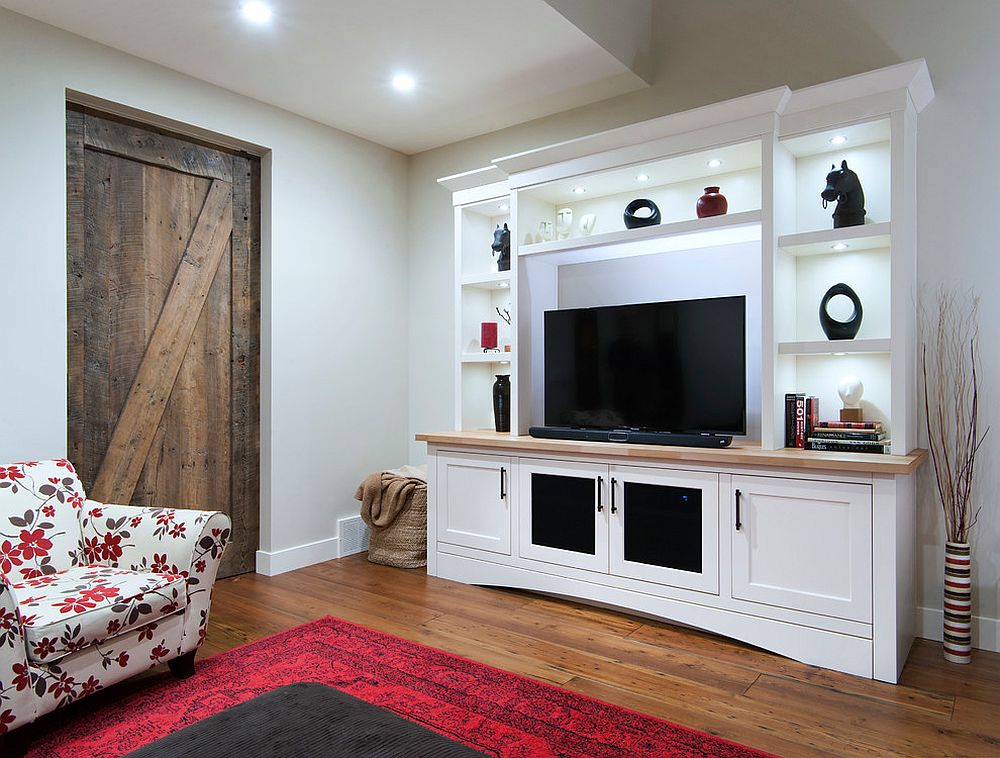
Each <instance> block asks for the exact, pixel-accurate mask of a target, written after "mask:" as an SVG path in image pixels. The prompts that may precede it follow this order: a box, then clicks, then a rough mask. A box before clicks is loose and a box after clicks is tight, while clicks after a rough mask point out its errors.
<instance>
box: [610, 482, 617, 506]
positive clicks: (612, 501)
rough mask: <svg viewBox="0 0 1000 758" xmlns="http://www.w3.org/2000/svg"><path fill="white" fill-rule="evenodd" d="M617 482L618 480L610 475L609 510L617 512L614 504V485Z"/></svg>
mask: <svg viewBox="0 0 1000 758" xmlns="http://www.w3.org/2000/svg"><path fill="white" fill-rule="evenodd" d="M616 484H618V480H617V479H615V478H614V477H611V512H612V513H618V507H617V506H616V505H615V485H616Z"/></svg>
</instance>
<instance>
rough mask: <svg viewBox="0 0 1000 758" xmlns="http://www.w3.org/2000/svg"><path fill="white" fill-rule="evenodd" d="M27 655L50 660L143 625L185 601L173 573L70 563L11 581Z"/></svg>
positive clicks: (183, 589)
mask: <svg viewBox="0 0 1000 758" xmlns="http://www.w3.org/2000/svg"><path fill="white" fill-rule="evenodd" d="M11 587H12V588H13V590H14V596H15V597H16V598H17V607H18V611H19V612H20V614H21V621H22V625H23V627H24V635H25V638H26V640H27V644H28V657H29V658H30V659H31V660H32V661H35V662H37V663H52V662H53V661H58V660H59V659H60V658H62V657H63V656H66V655H69V654H70V653H73V652H75V651H77V650H80V649H81V648H85V647H87V646H89V645H93V644H95V643H98V642H103V641H104V640H107V639H110V638H112V637H115V636H117V635H119V634H122V633H123V632H128V631H131V630H132V629H138V628H139V627H145V626H148V627H149V630H150V636H152V633H153V630H154V629H155V628H156V624H155V622H156V621H158V620H159V619H162V618H165V617H167V616H170V615H172V614H174V613H177V612H178V611H182V610H183V609H184V608H185V606H186V605H187V590H186V587H185V579H184V577H183V576H180V575H178V574H167V573H154V572H137V571H128V570H127V569H117V568H108V567H107V566H92V565H84V566H76V567H74V568H71V569H67V570H66V571H60V572H58V573H56V574H51V575H48V576H41V577H37V578H35V579H27V580H25V581H23V582H19V583H17V584H12V585H11Z"/></svg>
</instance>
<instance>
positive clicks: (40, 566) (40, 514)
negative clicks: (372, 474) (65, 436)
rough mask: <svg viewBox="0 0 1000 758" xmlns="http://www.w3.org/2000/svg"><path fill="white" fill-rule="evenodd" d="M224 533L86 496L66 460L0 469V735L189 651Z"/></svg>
mask: <svg viewBox="0 0 1000 758" xmlns="http://www.w3.org/2000/svg"><path fill="white" fill-rule="evenodd" d="M229 534H230V523H229V519H228V517H226V516H225V514H222V513H218V512H211V511H194V510H174V509H170V508H140V507H135V506H128V505H110V504H103V503H96V502H94V501H89V500H86V496H85V494H84V491H83V486H82V484H81V483H80V481H79V479H78V478H77V476H76V472H75V470H74V469H73V466H72V464H71V463H70V462H69V461H67V460H64V459H59V460H53V461H28V462H24V463H14V464H8V465H2V466H0V734H3V733H5V732H7V731H9V730H10V729H12V728H16V727H17V726H19V725H21V724H24V723H28V722H30V721H33V720H35V719H36V718H38V717H40V716H42V715H44V714H45V713H48V712H49V711H52V710H54V709H56V708H58V707H61V706H64V705H66V704H68V703H71V702H73V701H75V700H77V699H79V698H81V697H86V696H88V695H91V694H93V693H94V692H96V691H97V690H99V689H101V688H103V687H106V686H108V685H110V684H113V683H115V682H117V681H120V680H122V679H125V678H127V677H129V676H132V675H133V674H136V673H139V672H141V671H144V670H145V669H147V668H150V667H151V666H155V665H157V664H159V663H163V662H165V661H168V660H170V659H172V658H175V657H177V656H178V655H183V654H185V653H189V652H191V651H193V650H195V649H196V648H197V647H198V646H199V645H200V644H201V643H202V641H203V640H204V637H205V629H206V625H207V623H208V612H209V606H210V603H211V589H212V585H213V583H214V582H215V576H216V572H217V571H218V567H219V562H220V561H221V559H222V554H223V551H224V550H225V547H226V544H227V543H228V541H229Z"/></svg>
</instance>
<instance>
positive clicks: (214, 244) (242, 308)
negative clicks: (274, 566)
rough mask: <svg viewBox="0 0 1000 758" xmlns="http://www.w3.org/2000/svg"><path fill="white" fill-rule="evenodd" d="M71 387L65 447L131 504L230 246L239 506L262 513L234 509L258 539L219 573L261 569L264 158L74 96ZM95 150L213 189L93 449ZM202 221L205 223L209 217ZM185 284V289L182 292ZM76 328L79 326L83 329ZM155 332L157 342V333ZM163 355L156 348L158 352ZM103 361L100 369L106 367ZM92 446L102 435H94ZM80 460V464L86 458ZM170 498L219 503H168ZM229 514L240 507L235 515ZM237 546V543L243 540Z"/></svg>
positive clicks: (70, 114) (101, 493)
mask: <svg viewBox="0 0 1000 758" xmlns="http://www.w3.org/2000/svg"><path fill="white" fill-rule="evenodd" d="M66 136H67V321H68V324H69V325H70V328H69V329H68V330H67V359H68V366H67V373H68V376H67V390H68V397H67V401H68V411H69V413H68V429H67V432H68V435H67V436H68V440H67V442H68V444H67V449H68V455H69V458H70V459H71V460H73V461H80V462H82V461H85V460H94V456H95V455H99V456H100V458H101V464H100V468H99V470H97V471H94V470H93V466H91V467H90V470H87V467H83V468H84V470H82V471H81V476H82V477H83V479H84V484H85V485H86V486H87V488H88V490H89V491H90V492H91V496H92V497H94V498H95V499H97V500H102V499H103V500H106V501H111V502H129V501H130V499H131V497H132V493H133V490H134V489H135V486H136V481H137V479H138V477H139V474H140V473H141V471H142V466H143V464H144V461H145V458H146V453H147V452H148V451H149V448H150V445H151V444H152V434H153V432H154V431H155V429H156V427H157V425H158V424H159V421H160V418H159V415H157V413H156V411H157V409H158V410H159V413H161V414H162V410H163V406H164V405H165V403H166V401H167V398H169V395H170V390H171V388H172V386H173V382H174V377H176V375H177V370H178V368H179V366H180V364H181V361H182V360H183V358H184V354H185V351H186V348H187V344H188V339H190V337H191V330H192V329H193V328H194V323H195V322H197V319H198V315H199V314H200V312H201V308H200V306H197V308H194V307H192V303H195V304H197V303H198V302H199V299H200V301H201V302H203V300H204V295H205V294H206V293H207V290H208V287H209V286H210V285H211V283H212V280H213V278H214V276H215V270H216V268H217V267H218V264H219V261H220V255H221V251H224V250H228V251H229V252H231V270H230V271H229V272H227V273H228V275H229V276H230V277H231V308H232V311H231V312H232V321H233V323H232V330H231V340H230V358H231V360H230V383H231V384H230V398H231V401H230V408H229V419H230V435H231V436H230V440H231V445H230V447H231V450H232V457H231V462H230V471H229V478H230V483H229V492H230V504H233V503H251V502H252V503H253V508H252V511H253V513H237V514H235V516H236V517H235V518H234V542H238V541H239V539H240V533H242V535H243V538H244V539H246V540H247V541H248V543H249V544H245V545H243V546H242V549H237V550H232V549H231V550H230V551H228V553H227V556H226V561H225V562H224V565H223V571H222V572H220V573H221V574H222V575H229V574H234V573H242V572H245V571H253V570H254V560H255V553H256V551H257V549H258V548H259V522H260V499H261V498H260V485H259V482H260V452H259V451H260V442H259V429H260V420H259V416H260V413H259V405H260V400H259V387H260V327H259V323H260V161H259V159H257V158H255V157H253V156H250V155H248V154H246V153H239V152H234V151H232V150H230V149H228V148H225V147H215V146H211V145H207V144H204V143H200V142H197V141H193V140H191V139H190V138H188V137H183V136H179V135H173V134H169V133H165V132H161V131H158V130H157V129H156V128H155V127H152V126H148V125H145V124H139V123H136V122H133V121H128V120H124V119H119V118H116V117H114V116H108V115H106V114H101V113H97V112H94V111H92V110H88V109H85V108H82V107H80V106H75V105H72V104H67V120H66ZM88 150H90V151H97V152H99V153H105V154H108V155H113V156H118V157H121V158H125V159H128V160H130V161H135V162H138V163H141V164H148V165H150V166H155V167H158V168H165V169H169V170H171V171H174V172H179V173H182V174H188V175H191V176H195V177H201V178H203V179H208V180H211V189H210V190H209V195H208V197H207V199H206V202H205V206H204V208H203V209H202V215H201V216H199V218H198V225H197V226H196V228H195V230H194V232H193V233H192V234H191V237H190V239H189V240H188V243H187V249H186V250H185V253H184V258H183V259H182V262H181V265H179V266H178V269H177V273H176V276H175V279H174V282H173V287H172V288H171V290H170V295H169V296H168V298H167V301H166V303H165V304H164V306H163V309H162V311H161V312H160V317H159V320H158V321H157V322H156V327H155V329H154V332H153V335H152V337H151V338H150V339H151V342H150V345H149V346H148V348H147V352H146V355H144V356H143V359H142V363H141V364H140V367H139V371H138V373H137V374H136V378H135V381H134V382H133V385H132V387H131V389H130V391H129V396H128V399H127V400H126V402H125V405H124V407H123V408H122V412H121V414H120V416H119V419H118V423H117V424H116V426H115V429H114V433H113V434H112V436H111V439H110V440H109V441H108V444H107V449H106V450H105V451H100V452H97V453H95V452H94V451H93V450H88V449H87V446H88V436H87V429H86V424H85V421H86V419H85V418H84V414H83V413H82V409H83V407H84V397H83V392H84V386H85V382H84V376H85V373H86V372H87V371H88V370H94V367H93V366H91V367H88V366H87V365H86V352H85V340H86V334H85V332H86V329H85V328H81V326H80V325H81V324H83V323H84V317H85V314H86V302H85V290H84V262H85V251H86V244H87V220H86V213H85V200H86V198H85V195H86V191H85V154H86V151H88ZM202 221H204V224H203V223H202ZM179 292H183V293H184V295H185V296H180V295H178V296H176V297H175V296H174V295H175V294H177V293H179ZM74 327H76V328H74ZM157 340H158V342H157V343H156V344H153V343H154V341H157ZM154 354H155V355H154ZM98 370H99V367H98ZM90 444H91V445H93V441H90ZM78 468H80V465H79V464H78ZM155 505H158V506H172V507H206V506H209V505H211V507H219V505H218V504H214V505H213V504H198V503H161V502H157V503H155ZM230 515H234V514H233V513H230ZM234 547H236V548H239V546H238V545H234Z"/></svg>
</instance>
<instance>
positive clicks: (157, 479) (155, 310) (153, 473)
mask: <svg viewBox="0 0 1000 758" xmlns="http://www.w3.org/2000/svg"><path fill="white" fill-rule="evenodd" d="M146 173H147V176H148V179H147V186H148V188H149V191H148V192H147V193H146V202H145V209H146V210H145V213H146V226H145V238H146V242H145V256H144V257H145V260H143V261H142V262H141V263H142V265H143V266H144V268H145V272H146V291H145V314H146V315H145V319H146V331H147V335H149V334H152V332H153V330H154V329H155V328H156V324H157V321H158V320H159V318H160V313H161V312H162V311H163V306H164V304H165V303H166V301H167V295H168V294H169V292H170V285H171V283H172V282H173V279H174V276H175V274H176V273H177V267H178V266H179V265H180V262H181V260H182V259H183V257H184V251H185V250H186V249H187V243H188V240H189V239H190V238H191V234H192V232H193V231H194V228H195V226H196V225H197V223H198V216H199V215H200V213H201V209H202V207H204V205H205V199H206V197H208V191H209V188H210V187H211V186H212V180H210V179H204V178H202V177H196V176H191V175H188V174H181V173H178V172H176V171H171V170H169V169H161V168H156V167H153V166H147V168H146ZM216 276H218V274H216ZM196 330H197V327H196ZM147 341H148V336H147ZM143 348H145V345H144V346H143ZM140 357H141V354H140ZM189 360H190V354H189V353H186V354H185V358H184V364H186V363H187V362H188V361H189ZM184 364H182V369H181V372H180V373H179V374H178V379H177V381H175V382H174V388H173V390H172V391H171V394H170V398H169V399H168V400H167V403H166V405H165V407H164V409H163V414H162V416H161V417H160V423H159V427H158V428H157V431H156V435H155V438H154V440H153V444H152V446H151V447H150V451H149V454H148V455H147V456H146V463H145V466H144V467H143V470H142V474H141V475H140V477H139V481H138V483H137V485H136V488H135V492H133V494H132V502H133V503H136V504H142V505H155V504H157V503H170V504H172V505H175V506H177V507H186V508H195V507H202V508H207V507H211V504H209V503H205V502H202V501H200V500H188V499H185V497H184V493H185V489H186V485H185V482H184V476H185V471H184V467H183V466H182V461H183V457H184V455H185V451H184V448H183V445H182V439H181V433H182V428H181V427H182V424H183V423H185V416H186V415H187V414H188V412H189V411H188V409H187V407H186V406H185V405H184V404H183V403H182V402H178V400H179V396H180V397H181V399H182V398H183V396H184V395H185V394H186V393H184V392H182V391H179V388H178V385H179V384H181V376H182V374H183V365H184Z"/></svg>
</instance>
